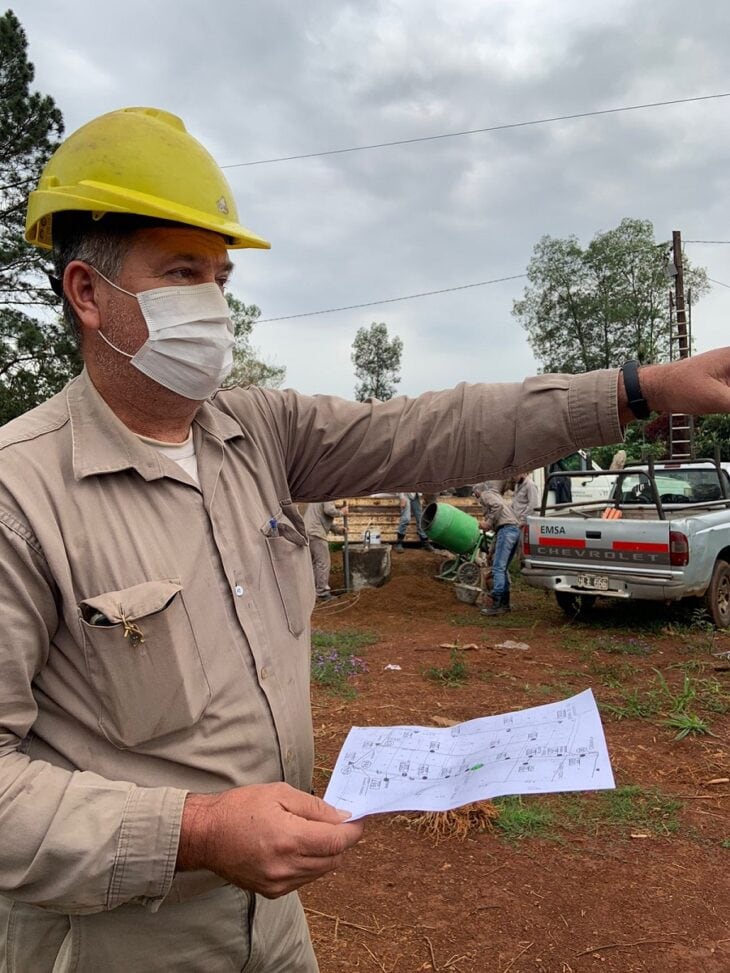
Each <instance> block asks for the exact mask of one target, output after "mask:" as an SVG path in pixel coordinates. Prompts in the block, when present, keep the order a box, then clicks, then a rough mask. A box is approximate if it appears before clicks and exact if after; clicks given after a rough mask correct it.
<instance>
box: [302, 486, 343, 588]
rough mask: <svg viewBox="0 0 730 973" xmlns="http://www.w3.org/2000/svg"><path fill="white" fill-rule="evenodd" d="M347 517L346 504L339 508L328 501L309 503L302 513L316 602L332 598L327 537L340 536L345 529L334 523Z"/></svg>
mask: <svg viewBox="0 0 730 973" xmlns="http://www.w3.org/2000/svg"><path fill="white" fill-rule="evenodd" d="M346 516H347V504H345V503H343V504H341V505H340V506H337V504H335V503H332V501H331V500H328V501H326V502H324V503H310V504H309V505H308V506H307V509H306V510H305V511H304V526H305V527H306V528H307V535H308V537H309V554H310V556H311V558H312V570H313V571H314V590H315V592H316V595H317V600H318V601H329V600H330V598H332V591H331V590H330V569H331V567H332V558H331V556H330V545H329V541H328V540H327V535H328V534H329V533H332V534H341V535H343V536H344V533H345V528H344V526H343V525H341V524H337V523H335V521H336V519H337V518H338V517H346Z"/></svg>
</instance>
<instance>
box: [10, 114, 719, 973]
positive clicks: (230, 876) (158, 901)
mask: <svg viewBox="0 0 730 973" xmlns="http://www.w3.org/2000/svg"><path fill="white" fill-rule="evenodd" d="M299 229H301V228H299ZM306 232H307V233H308V234H309V235H310V236H311V237H312V239H313V240H315V241H316V242H317V243H318V244H319V243H321V242H322V233H323V232H324V231H322V230H321V229H320V228H318V227H317V226H316V225H314V226H311V227H307V228H306ZM26 240H27V241H28V242H29V243H32V244H34V245H36V246H38V247H40V248H42V249H44V250H45V251H47V252H48V253H49V255H50V256H51V257H52V259H53V262H54V267H55V272H54V278H55V280H54V285H53V286H54V288H55V289H56V290H57V291H59V292H60V291H62V293H63V302H64V316H65V318H66V321H67V323H68V327H69V329H70V331H71V333H72V334H73V335H74V336H75V337H76V339H77V341H78V344H79V348H80V352H81V355H82V358H83V362H84V369H83V372H82V373H81V374H80V375H79V376H78V377H76V378H74V379H73V380H72V381H71V382H69V384H68V385H67V386H66V388H65V389H63V390H62V391H61V392H60V393H59V394H58V395H56V396H54V397H53V398H51V399H49V400H48V401H47V402H44V403H43V404H41V405H40V406H38V407H37V408H34V409H32V410H31V411H30V412H28V413H27V414H25V415H23V416H20V417H18V418H17V419H14V420H12V421H11V422H9V423H7V424H6V425H5V426H4V427H3V429H2V433H1V434H0V458H1V459H2V462H0V581H1V582H2V583H0V613H1V614H2V619H3V624H2V628H1V629H0V672H1V673H2V678H1V679H0V821H2V841H1V842H0V943H1V944H2V945H0V968H2V969H7V970H11V969H12V970H18V971H22V973H31V971H32V973H51V971H53V970H55V971H56V973H63V971H69V970H71V969H73V970H74V973H99V971H102V970H103V971H104V973H128V971H130V970H144V973H178V971H183V970H187V971H202V970H205V971H206V973H217V971H222V970H240V971H241V973H254V971H255V973H315V971H316V970H317V969H318V967H317V961H316V959H315V956H314V952H313V949H312V944H311V940H310V937H309V932H308V929H307V923H306V919H305V915H304V910H303V908H302V905H301V903H300V901H299V898H298V896H297V892H296V890H297V889H298V888H299V887H300V886H302V885H304V884H305V883H307V882H311V881H314V880H315V879H317V878H318V877H320V876H322V875H326V874H329V873H331V872H333V871H334V870H338V871H341V870H342V868H343V867H344V864H345V863H344V861H343V856H344V855H345V853H346V851H347V850H348V849H349V848H351V847H352V846H353V845H355V844H356V843H357V842H358V841H359V840H360V838H361V836H362V834H363V831H364V823H363V821H355V822H352V821H349V820H347V818H348V815H347V814H346V813H340V812H339V811H338V810H337V809H336V808H334V807H332V806H331V805H329V804H326V803H325V802H324V801H322V800H320V799H319V798H317V797H315V796H314V795H313V793H312V774H313V763H314V746H313V742H314V741H313V733H312V720H311V708H310V659H311V645H310V637H309V636H310V628H309V626H310V616H311V611H312V608H313V605H314V591H313V585H312V567H311V562H310V557H309V551H308V549H307V545H308V542H307V536H306V531H305V528H304V523H303V520H302V518H301V516H300V514H299V511H298V508H297V503H305V502H311V501H317V502H319V501H321V500H325V501H326V500H332V499H334V498H335V497H342V496H353V495H356V494H359V495H367V494H373V493H381V492H386V493H387V492H390V493H392V492H395V491H397V490H400V489H402V486H403V484H404V483H410V484H413V485H414V486H415V488H416V489H424V490H441V489H447V488H449V487H453V486H455V485H456V484H459V483H473V482H475V481H478V480H484V479H486V478H487V477H490V476H500V477H503V478H506V477H511V476H513V475H514V474H515V473H516V472H517V471H518V470H520V469H531V468H534V467H535V466H537V465H538V464H539V463H544V462H550V461H552V460H554V459H556V458H557V457H558V456H561V455H565V452H566V450H567V449H578V448H579V447H587V446H593V445H607V444H609V443H616V442H618V441H620V440H621V438H622V436H623V431H624V427H625V426H626V424H627V423H628V422H630V421H631V420H632V419H633V418H640V417H641V416H642V415H644V414H645V412H646V410H647V409H651V410H654V411H657V412H675V413H682V414H687V415H700V414H703V413H718V412H726V413H727V412H730V387H729V385H730V349H722V350H716V351H710V352H706V353H705V354H703V355H696V356H694V357H692V358H687V359H681V360H678V361H676V362H671V363H669V364H666V365H647V366H642V367H640V368H639V367H638V366H637V364H636V363H635V362H634V363H626V364H625V365H624V366H623V367H622V370H619V369H605V370H600V371H594V372H586V373H583V374H579V375H549V374H542V375H538V376H536V377H532V378H527V379H525V380H524V381H523V382H513V383H498V384H485V383H469V384H463V385H460V386H458V387H457V388H454V389H448V390H444V391H438V392H424V393H423V394H421V395H419V396H417V397H415V398H407V397H405V396H401V397H397V398H393V399H390V400H388V401H385V402H379V401H376V400H370V401H367V402H350V401H345V400H343V399H340V398H337V397H334V396H330V395H316V396H308V395H302V394H300V393H298V392H296V391H294V390H292V389H284V390H277V389H264V388H257V387H248V388H242V387H230V388H225V389H222V388H220V386H221V385H222V384H223V383H224V382H225V379H226V376H227V375H228V374H229V373H230V370H231V367H232V364H233V346H234V336H233V327H232V323H231V318H230V313H229V308H228V304H227V302H226V300H225V297H224V295H223V289H224V288H225V286H226V283H227V281H228V277H229V275H230V272H231V267H232V264H231V261H230V258H229V256H228V250H231V249H233V250H235V249H242V248H253V249H258V250H261V249H266V248H268V246H269V245H268V243H267V242H266V241H265V240H264V239H262V238H261V237H259V236H257V235H256V234H255V233H253V232H252V231H250V230H248V229H247V228H246V227H245V226H243V225H242V224H241V223H240V222H239V218H238V213H237V209H236V204H235V201H234V199H233V196H232V194H231V190H230V187H229V185H228V183H227V181H226V179H225V176H224V175H223V172H222V171H221V169H220V168H219V166H218V165H217V164H216V162H215V160H214V159H213V158H212V157H211V156H210V154H209V153H208V152H207V151H206V150H205V149H204V147H203V146H202V145H201V144H200V143H199V142H198V141H197V140H196V139H194V138H193V137H192V136H191V135H190V134H189V133H188V132H187V131H186V129H185V126H184V124H183V123H182V121H181V120H180V119H179V118H177V117H176V116H174V115H171V114H169V113H168V112H165V111H163V110H160V109H153V108H129V109H123V110H120V111H115V112H110V113H109V114H106V115H103V116H101V117H99V118H96V119H94V120H93V121H91V122H89V123H88V124H87V125H85V126H83V127H82V128H81V129H79V130H78V131H77V132H74V133H73V134H71V135H70V136H69V137H68V138H67V139H66V140H65V141H64V142H63V143H62V144H61V145H60V147H59V148H58V149H57V150H56V152H55V153H54V155H53V156H52V157H51V159H50V160H49V162H48V163H47V165H46V167H45V169H44V171H43V173H42V175H41V178H40V182H39V185H38V188H37V189H36V190H35V191H34V192H33V193H32V194H31V196H30V199H29V203H28V212H27V219H26ZM248 259H249V261H251V259H252V258H248ZM506 529H508V528H505V527H503V528H502V529H501V531H500V533H501V532H502V531H504V530H506ZM498 536H499V534H498Z"/></svg>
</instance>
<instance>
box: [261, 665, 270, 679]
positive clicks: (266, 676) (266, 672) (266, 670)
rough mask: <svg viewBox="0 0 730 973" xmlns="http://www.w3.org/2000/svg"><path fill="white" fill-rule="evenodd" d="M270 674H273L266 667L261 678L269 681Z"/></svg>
mask: <svg viewBox="0 0 730 973" xmlns="http://www.w3.org/2000/svg"><path fill="white" fill-rule="evenodd" d="M270 674H271V670H270V669H269V668H268V667H267V666H264V667H263V669H262V670H261V678H262V679H268V677H269V676H270Z"/></svg>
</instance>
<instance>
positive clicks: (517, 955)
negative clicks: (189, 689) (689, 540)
mask: <svg viewBox="0 0 730 973" xmlns="http://www.w3.org/2000/svg"><path fill="white" fill-rule="evenodd" d="M438 563H439V558H438V555H432V554H427V553H426V552H424V551H421V550H419V549H414V550H407V551H406V552H405V553H404V554H402V555H399V556H394V558H393V576H392V578H391V580H390V581H389V583H388V584H386V585H385V586H384V587H382V588H380V589H366V590H364V591H362V592H361V593H359V595H346V596H343V597H342V598H340V599H337V600H336V601H333V602H330V603H328V604H326V605H324V606H322V607H318V608H317V609H316V610H315V614H314V617H313V627H314V628H315V629H317V630H320V631H326V632H336V631H340V630H353V629H356V630H361V631H362V630H368V631H371V632H374V633H375V634H376V635H377V642H376V643H375V644H373V645H370V646H368V647H367V648H365V649H363V650H362V651H361V653H360V654H361V655H363V656H364V657H365V658H366V660H367V664H368V672H367V673H364V674H362V675H359V676H357V677H354V678H353V680H352V683H353V687H354V688H355V689H356V692H357V695H356V696H355V698H353V699H347V698H343V697H342V696H333V695H332V694H331V692H329V691H328V690H326V689H324V688H323V687H321V686H319V685H317V684H314V685H313V714H314V728H315V740H316V764H317V771H316V778H315V786H316V790H317V793H318V794H320V795H321V794H323V793H324V790H325V787H326V784H327V779H328V776H329V771H330V769H331V767H332V766H333V764H334V760H335V758H336V756H337V753H338V752H339V749H340V747H341V745H342V743H343V741H344V738H345V736H346V734H347V731H348V730H349V728H350V727H351V726H352V725H353V724H357V725H367V724H370V725H385V724H398V723H418V724H425V725H428V724H430V723H432V722H434V720H433V718H434V717H437V718H438V719H451V720H456V721H461V720H467V719H472V718H474V717H477V716H486V715H489V714H491V713H499V712H504V711H507V710H513V709H520V708H523V707H527V706H534V705H538V704H540V703H543V702H547V701H549V700H556V699H561V698H564V697H566V696H568V695H571V694H573V693H576V692H579V691H580V690H583V689H585V688H587V687H589V686H590V687H591V688H592V689H593V691H594V693H595V695H596V698H597V700H598V701H599V704H605V703H614V704H618V703H620V702H621V700H622V698H625V694H626V693H628V692H629V691H630V690H631V689H632V688H637V689H639V690H642V691H645V690H647V689H648V688H650V687H651V686H654V687H656V685H657V677H656V672H655V670H656V669H659V670H661V672H662V674H663V675H664V677H665V678H666V680H667V682H668V683H669V685H670V686H671V688H672V690H673V691H675V692H676V691H679V689H680V688H681V686H682V682H683V679H684V677H685V673H688V674H689V675H690V676H691V677H692V678H693V679H697V680H705V681H708V682H707V683H706V685H709V684H710V682H709V681H711V682H712V684H713V685H714V686H715V689H716V699H717V700H718V701H720V700H723V701H724V702H725V703H730V671H729V670H730V662H728V661H727V660H723V659H722V658H721V657H719V656H717V655H716V654H715V653H720V652H722V651H726V650H728V649H730V637H729V636H728V635H726V634H724V633H714V632H710V631H708V630H707V629H706V627H704V626H703V625H701V624H699V623H698V622H697V617H696V615H692V614H691V611H690V609H688V608H682V609H671V610H670V609H668V608H664V607H663V606H659V607H657V606H652V605H647V604H644V605H637V606H635V607H634V606H629V607H628V608H627V607H626V606H622V607H619V608H614V607H611V606H608V605H604V606H599V607H597V608H596V610H595V612H594V615H593V616H592V617H591V619H590V621H586V622H583V621H577V620H571V619H568V618H566V617H565V616H564V615H563V614H562V612H561V611H560V610H559V609H558V607H557V606H556V605H555V603H554V601H553V600H552V599H550V598H548V596H546V595H544V594H543V593H541V592H536V591H534V590H532V589H529V588H526V587H524V586H522V585H521V584H520V583H519V581H518V583H517V585H516V586H515V589H514V591H513V602H514V605H515V610H513V612H512V613H511V614H510V615H507V616H501V617H500V618H498V619H496V620H492V619H485V618H482V617H481V616H479V614H478V611H477V609H476V608H474V607H473V606H470V605H465V604H462V603H461V602H459V601H458V600H457V599H456V596H455V592H454V590H453V588H452V587H451V586H450V585H449V584H446V583H444V582H439V581H437V580H435V579H434V578H433V577H432V576H433V574H434V572H435V568H436V566H437V565H438ZM335 570H336V566H335ZM333 580H334V583H335V584H336V583H337V580H338V578H337V576H336V575H335V576H334V579H333ZM505 639H513V640H516V641H523V642H527V643H528V644H529V645H530V649H529V651H515V650H505V649H498V648H495V645H496V644H497V643H499V642H503V641H505ZM631 639H633V640H634V641H633V642H632V641H630V640H631ZM456 642H458V644H459V645H466V644H467V643H476V645H477V646H478V648H476V649H471V650H468V651H465V652H464V653H463V657H464V659H465V661H466V663H467V666H468V671H469V678H468V680H467V682H466V683H465V684H464V685H461V686H458V687H455V688H446V687H444V686H442V685H440V684H438V683H437V682H435V681H433V679H429V678H428V677H427V675H426V672H425V670H426V669H428V668H429V667H434V666H440V667H444V666H448V665H449V663H450V650H449V649H445V648H442V647H440V646H441V645H442V643H456ZM388 663H394V664H398V665H400V666H401V667H402V668H401V670H400V671H393V670H386V669H385V668H384V667H385V666H386V665H387V664H388ZM680 666H681V667H683V668H679V667H680ZM726 708H727V707H726V706H725V705H724V704H718V705H717V707H716V709H715V710H714V711H712V712H709V711H707V710H703V709H701V707H699V706H698V705H697V706H694V709H695V710H697V711H698V712H699V713H700V715H702V716H703V717H706V718H708V722H709V725H710V728H711V731H712V733H713V734H715V735H714V736H711V735H690V736H688V737H686V738H685V739H684V740H681V741H677V740H675V738H674V736H675V731H673V730H670V729H668V728H667V727H666V726H664V725H663V718H665V717H666V713H664V714H661V713H658V714H655V715H654V716H652V717H649V718H634V719H632V718H625V719H620V720H619V719H617V718H616V717H615V716H612V715H611V714H610V713H605V712H604V715H603V721H604V727H605V731H606V738H607V741H608V745H609V750H610V753H611V759H612V763H613V769H614V774H615V776H616V780H617V784H618V785H619V786H623V785H640V786H641V787H642V788H647V789H656V790H657V791H660V792H661V794H662V795H663V796H664V797H676V798H678V799H679V800H680V802H681V806H680V808H679V810H678V811H677V812H676V821H675V822H674V828H672V827H669V825H668V826H667V827H663V826H662V819H661V811H657V812H656V814H657V819H656V820H655V821H654V823H653V825H649V826H646V825H645V823H644V824H638V825H637V824H635V823H634V824H632V823H631V822H630V821H628V822H624V823H623V824H624V826H623V827H622V826H621V825H619V824H617V823H616V822H614V823H605V822H604V823H603V824H597V823H596V822H595V820H594V822H593V824H592V825H588V826H575V827H569V826H568V827H563V826H562V825H563V824H565V823H566V821H568V819H566V818H565V815H563V818H562V819H561V823H560V824H558V825H556V827H554V828H552V829H551V830H550V832H549V833H548V834H547V835H545V836H543V837H539V838H537V837H523V838H519V839H517V840H513V841H511V842H510V841H508V840H507V839H506V838H505V836H504V834H503V831H502V830H501V829H500V828H498V827H495V826H491V827H489V828H488V829H487V830H484V831H481V832H471V833H470V834H469V835H468V836H467V837H466V838H465V839H463V840H459V839H458V838H447V839H442V840H441V841H439V842H437V843H435V842H434V840H433V839H432V838H429V837H427V836H426V835H425V834H423V833H419V832H418V831H416V830H415V828H414V827H413V823H414V817H415V816H414V815H406V816H403V815H401V816H395V815H382V816H378V817H374V818H371V819H370V820H369V822H368V827H367V829H366V832H365V837H364V839H363V840H362V841H361V842H360V844H359V845H357V846H356V847H355V848H354V849H352V850H351V851H350V852H349V853H348V855H347V857H346V859H345V864H344V867H343V868H342V869H341V870H339V871H338V872H336V873H333V874H332V875H330V876H328V877H326V878H324V879H321V880H320V881H318V882H316V883H314V884H313V885H311V886H308V887H307V888H305V889H303V890H302V900H303V902H304V905H305V908H306V909H307V913H308V917H309V922H310V927H311V930H312V937H313V940H314V943H315V948H316V951H317V955H318V957H319V962H320V966H321V971H322V973H341V971H346V970H361V971H364V973H365V971H373V973H378V971H380V973H415V971H426V970H432V971H450V973H528V971H529V973H585V971H595V970H602V971H606V973H609V971H610V973H632V971H642V973H680V971H681V973H727V971H729V970H730V869H729V868H728V866H729V865H730V821H729V820H728V809H729V808H730V783H727V782H724V783H710V782H711V781H717V780H718V779H720V780H721V781H722V779H723V778H724V779H727V778H730V732H729V731H730V715H728V712H723V710H724V709H726ZM436 723H438V720H437V721H436ZM529 800H531V801H533V802H542V804H543V806H545V805H547V806H548V807H554V808H557V809H558V810H559V809H560V808H561V807H564V805H562V804H560V802H559V799H557V800H558V803H557V804H556V803H555V802H556V798H554V797H551V798H543V797H534V798H531V799H529ZM590 800H591V798H586V801H587V802H589V801H590ZM649 803H650V804H651V801H650V802H649ZM568 823H569V821H568ZM632 835H633V837H632Z"/></svg>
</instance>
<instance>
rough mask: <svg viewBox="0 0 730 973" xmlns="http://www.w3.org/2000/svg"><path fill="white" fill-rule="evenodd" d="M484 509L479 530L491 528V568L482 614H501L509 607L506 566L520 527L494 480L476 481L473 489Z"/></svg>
mask: <svg viewBox="0 0 730 973" xmlns="http://www.w3.org/2000/svg"><path fill="white" fill-rule="evenodd" d="M473 492H474V496H475V497H476V498H477V500H478V501H479V503H480V504H481V506H482V510H483V511H484V518H483V520H481V521H480V522H479V526H480V527H481V529H482V530H491V531H494V539H493V541H492V549H491V556H490V564H491V568H492V590H491V592H490V598H491V604H490V605H488V606H487V607H486V608H482V609H481V613H482V615H503V614H504V613H505V612H508V611H510V610H511V606H510V579H509V565H510V562H511V560H512V558H513V557H514V556H515V553H516V552H517V549H518V546H519V542H520V528H519V525H518V523H517V517H516V516H515V515H514V513H513V511H512V508H511V506H510V505H509V503H507V501H506V500H505V499H504V497H503V496H502V494H501V493H500V492H499V489H497V485H496V484H494V483H489V482H486V483H476V484H475V485H474V488H473Z"/></svg>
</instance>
